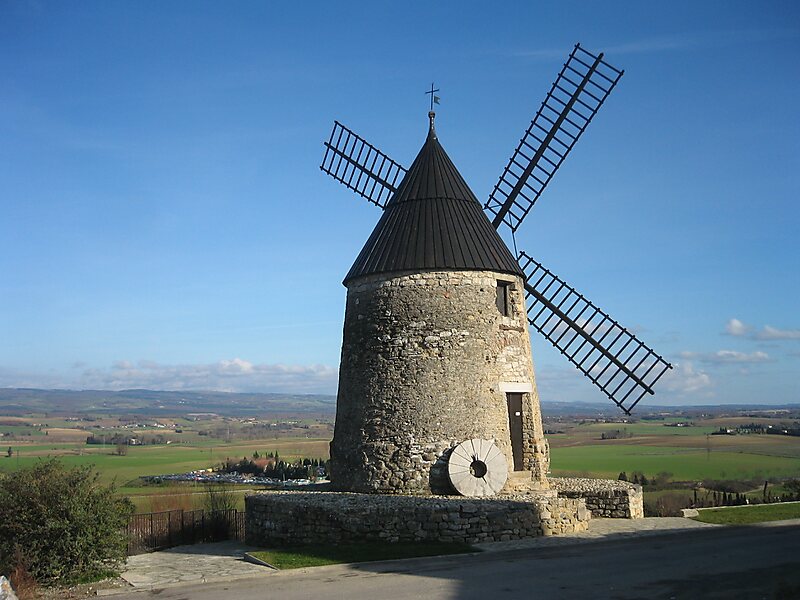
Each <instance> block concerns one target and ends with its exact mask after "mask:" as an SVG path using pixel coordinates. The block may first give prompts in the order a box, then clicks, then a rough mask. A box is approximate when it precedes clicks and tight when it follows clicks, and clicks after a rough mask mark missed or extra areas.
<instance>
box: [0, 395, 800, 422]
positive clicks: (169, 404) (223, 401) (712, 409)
mask: <svg viewBox="0 0 800 600" xmlns="http://www.w3.org/2000/svg"><path fill="white" fill-rule="evenodd" d="M783 410H789V411H792V412H795V413H796V411H798V410H800V405H798V404H783V405H763V404H749V405H745V404H717V405H694V406H663V405H661V406H648V405H647V404H646V403H644V402H643V403H642V404H640V405H639V406H637V407H636V409H635V410H634V413H633V417H634V418H647V417H648V416H650V417H652V416H654V415H660V414H665V413H668V414H673V415H683V416H686V417H694V416H697V415H700V414H722V413H729V414H734V413H736V414H743V413H748V412H752V413H761V412H764V411H783ZM28 413H47V414H58V415H81V414H93V415H103V414H113V415H120V414H130V415H153V416H158V415H164V416H167V415H174V416H179V415H186V414H189V413H216V414H218V415H223V416H255V415H264V414H269V415H273V416H302V415H307V416H311V415H316V416H320V417H326V418H327V417H330V418H333V417H334V415H335V414H336V396H332V395H307V394H259V393H230V392H202V391H201V392H189V391H184V392H169V391H159V390H120V391H116V392H114V391H107V390H39V389H27V388H16V389H15V388H0V415H10V416H21V415H24V414H28ZM542 415H543V416H544V417H551V418H555V417H565V416H572V417H585V418H605V417H624V416H625V415H624V413H623V412H622V411H621V410H619V409H618V408H617V407H616V406H615V405H614V404H613V403H611V402H558V401H544V402H542Z"/></svg>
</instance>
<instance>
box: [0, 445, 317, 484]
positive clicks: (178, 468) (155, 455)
mask: <svg viewBox="0 0 800 600" xmlns="http://www.w3.org/2000/svg"><path fill="white" fill-rule="evenodd" d="M15 450H19V454H20V455H19V456H17V455H16V454H15V455H14V456H12V457H6V456H2V457H0V471H10V470H14V469H17V468H20V467H25V466H29V465H31V464H33V463H35V462H36V461H38V460H42V459H43V458H48V457H51V456H54V457H58V458H59V459H60V460H61V461H63V462H64V464H66V465H69V466H82V465H94V466H95V467H96V468H97V470H98V471H99V472H100V476H101V481H105V482H110V481H112V480H116V481H117V483H118V484H119V485H125V484H127V483H128V482H131V481H134V480H136V479H137V478H138V477H141V476H144V475H164V474H168V473H185V472H187V471H192V470H194V469H205V468H209V467H213V466H215V465H218V464H219V463H221V462H222V461H224V460H225V459H226V458H232V459H240V458H242V457H244V456H246V457H250V456H252V454H253V452H254V451H256V450H257V451H258V452H260V453H264V452H268V451H271V452H275V451H277V452H279V453H280V455H281V456H283V457H286V458H287V459H291V458H301V457H314V458H326V457H327V454H328V440H327V439H309V438H301V439H297V438H284V439H279V440H264V441H256V442H246V443H236V444H221V443H218V444H216V445H213V444H208V445H207V446H205V447H198V446H194V445H191V446H190V445H185V444H170V445H162V446H129V447H128V448H127V454H126V455H124V456H117V455H116V454H114V447H113V446H100V445H96V446H87V445H83V444H53V445H48V446H43V445H35V446H19V445H18V446H15Z"/></svg>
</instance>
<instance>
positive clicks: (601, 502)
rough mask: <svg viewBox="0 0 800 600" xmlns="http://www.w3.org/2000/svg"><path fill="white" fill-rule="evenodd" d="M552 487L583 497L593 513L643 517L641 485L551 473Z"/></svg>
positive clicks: (610, 515) (559, 493) (635, 517)
mask: <svg viewBox="0 0 800 600" xmlns="http://www.w3.org/2000/svg"><path fill="white" fill-rule="evenodd" d="M548 481H549V482H550V487H551V488H552V489H554V490H557V491H558V495H559V496H565V497H567V498H582V499H583V500H584V501H585V502H586V508H588V509H589V510H590V511H591V512H592V516H593V517H611V518H615V519H642V518H644V505H643V496H642V486H640V485H636V484H633V483H628V482H627V481H616V480H612V479H583V478H577V477H551V478H549V480H548Z"/></svg>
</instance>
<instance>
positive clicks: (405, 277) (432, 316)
mask: <svg viewBox="0 0 800 600" xmlns="http://www.w3.org/2000/svg"><path fill="white" fill-rule="evenodd" d="M433 119H434V115H433V113H431V115H430V129H429V131H428V136H427V139H426V140H425V144H424V145H423V146H422V149H421V150H420V152H419V154H418V155H417V157H416V159H415V160H414V163H413V164H412V165H411V168H410V169H409V170H408V172H407V173H406V176H405V177H404V179H403V180H402V182H401V183H400V185H399V187H398V188H397V191H396V192H395V193H394V195H393V196H392V198H391V199H390V200H389V202H388V203H387V205H386V207H385V211H384V213H383V215H382V217H381V219H380V221H379V222H378V224H377V225H376V227H375V229H374V231H373V232H372V234H371V235H370V237H369V239H368V240H367V242H366V244H365V245H364V248H363V249H362V250H361V253H360V254H359V255H358V258H357V259H356V261H355V263H354V264H353V266H352V268H351V269H350V271H349V273H348V274H347V276H346V277H345V279H344V285H345V286H346V287H347V308H346V311H345V320H344V340H343V344H342V358H341V364H340V367H339V391H338V399H337V408H336V425H335V430H334V436H333V441H332V442H331V480H332V482H333V485H334V487H335V488H336V489H339V490H348V491H355V492H369V493H383V494H432V493H433V494H447V493H453V491H454V490H453V488H452V486H451V484H450V482H449V479H448V476H447V459H448V457H449V454H450V452H451V451H452V449H453V448H454V447H455V446H456V445H458V444H460V443H461V442H463V441H465V440H469V439H473V438H480V439H487V440H493V441H494V443H495V445H496V446H497V447H498V448H499V449H500V451H501V452H502V453H503V454H504V455H505V457H506V460H507V463H508V470H509V473H512V472H516V475H515V476H513V477H511V478H510V479H509V482H510V483H511V484H514V483H515V482H516V483H518V482H520V481H521V480H522V481H524V482H525V485H526V486H527V487H533V488H546V487H547V482H546V473H547V469H548V463H549V456H548V446H547V442H546V441H545V439H544V435H543V431H542V421H541V413H540V409H539V397H538V394H537V391H536V381H535V378H534V373H533V363H532V358H531V347H530V338H529V335H528V322H527V316H526V311H525V299H524V287H523V281H524V280H523V273H522V271H521V270H520V267H519V265H518V264H517V261H516V260H515V259H514V257H513V256H512V255H511V253H510V252H509V250H508V249H507V247H506V245H505V244H504V242H503V241H502V239H501V238H500V237H499V236H498V234H497V232H496V231H495V229H494V228H493V227H492V225H491V223H490V222H489V220H488V218H487V217H486V215H485V214H484V212H483V210H482V208H481V205H480V203H479V202H478V200H477V198H476V197H475V195H474V194H473V193H472V191H471V190H470V189H469V187H468V186H467V184H466V182H465V181H464V179H463V177H462V176H461V174H460V173H459V172H458V170H457V169H456V168H455V166H454V165H453V163H452V161H451V160H450V158H449V157H448V156H447V154H446V153H445V151H444V149H443V148H442V146H441V145H440V143H439V140H438V139H437V136H436V131H435V129H434V126H433ZM508 485H509V484H507V486H508Z"/></svg>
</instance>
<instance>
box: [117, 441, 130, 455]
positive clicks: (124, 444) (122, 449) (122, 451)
mask: <svg viewBox="0 0 800 600" xmlns="http://www.w3.org/2000/svg"><path fill="white" fill-rule="evenodd" d="M116 452H117V456H125V455H127V454H128V441H127V440H121V441H119V442H117V450H116Z"/></svg>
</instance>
